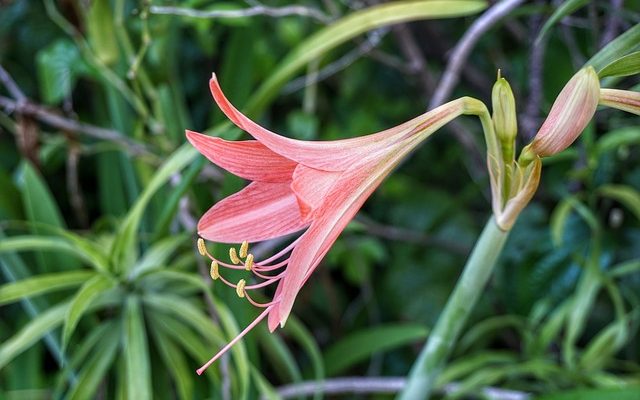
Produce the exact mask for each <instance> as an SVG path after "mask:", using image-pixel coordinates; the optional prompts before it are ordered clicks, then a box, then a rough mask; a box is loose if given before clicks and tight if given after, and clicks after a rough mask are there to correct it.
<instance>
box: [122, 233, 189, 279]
mask: <svg viewBox="0 0 640 400" xmlns="http://www.w3.org/2000/svg"><path fill="white" fill-rule="evenodd" d="M188 237H189V236H187V235H177V236H169V237H167V238H165V239H163V240H161V241H159V242H157V243H156V244H154V245H153V246H152V247H151V248H149V250H147V251H146V252H145V254H144V256H143V257H142V258H141V259H140V261H138V262H137V263H136V265H134V267H133V269H132V270H131V274H130V275H129V277H130V279H134V278H135V277H137V276H140V275H142V274H144V273H147V272H149V271H152V270H154V269H158V268H161V267H163V266H164V265H165V263H166V262H167V260H168V258H169V257H171V255H172V254H173V253H174V252H175V251H176V250H177V249H178V247H180V245H181V244H183V243H184V242H185V241H186V239H187V238H188Z"/></svg>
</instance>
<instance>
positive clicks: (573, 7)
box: [536, 0, 589, 42]
mask: <svg viewBox="0 0 640 400" xmlns="http://www.w3.org/2000/svg"><path fill="white" fill-rule="evenodd" d="M587 4H589V0H567V1H565V2H563V3H562V4H560V6H559V7H558V8H556V10H555V11H554V12H553V14H551V17H549V19H548V20H547V22H545V23H544V25H543V26H542V29H540V33H539V34H538V37H537V38H536V42H540V41H541V40H542V38H543V37H544V36H545V35H546V34H547V33H548V32H549V29H551V28H552V27H553V26H554V25H555V24H556V23H557V22H558V21H560V20H561V19H562V18H564V17H566V16H567V15H570V14H571V13H573V12H575V11H577V10H579V9H580V8H582V7H584V6H586V5H587Z"/></svg>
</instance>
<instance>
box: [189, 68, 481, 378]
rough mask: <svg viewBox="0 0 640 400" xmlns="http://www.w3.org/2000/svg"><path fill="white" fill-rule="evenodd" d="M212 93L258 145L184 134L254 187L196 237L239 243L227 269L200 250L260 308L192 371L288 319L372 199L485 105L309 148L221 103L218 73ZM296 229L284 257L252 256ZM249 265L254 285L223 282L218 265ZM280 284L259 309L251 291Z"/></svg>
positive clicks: (224, 206) (212, 214)
mask: <svg viewBox="0 0 640 400" xmlns="http://www.w3.org/2000/svg"><path fill="white" fill-rule="evenodd" d="M209 85H210V89H211V93H212V94H213V98H214V99H215V101H216V103H217V104H218V106H219V107H220V108H221V110H222V111H223V112H224V113H225V115H226V116H227V117H228V118H229V119H230V120H231V121H232V122H233V123H234V124H235V125H237V126H238V127H239V128H241V129H243V130H244V131H246V132H248V133H249V134H250V135H251V136H253V138H254V139H255V140H245V141H226V140H223V139H220V138H217V137H210V136H206V135H202V134H200V133H196V132H192V131H187V132H186V135H187V139H188V140H189V141H190V142H191V144H192V145H193V146H194V147H196V148H197V149H198V151H199V152H200V153H202V154H203V155H204V156H205V157H207V158H208V159H209V160H211V161H212V162H213V163H215V164H216V165H218V166H220V167H221V168H224V169H226V170H227V171H229V172H231V173H233V174H235V175H237V176H239V177H241V178H244V179H247V180H250V181H252V182H251V183H250V184H249V185H248V186H247V187H245V188H244V189H243V190H241V191H239V192H238V193H235V194H233V195H231V196H229V197H227V198H225V199H223V200H222V201H220V202H218V203H217V204H215V205H214V206H213V207H212V208H211V209H209V211H207V212H206V213H205V214H204V216H203V217H202V218H201V219H200V221H199V223H198V233H199V235H200V236H201V237H202V238H204V239H207V240H210V241H214V242H222V243H242V245H241V246H240V249H239V252H237V251H236V249H235V248H232V249H231V251H230V254H229V255H230V259H231V263H226V262H223V261H221V260H219V259H218V258H216V257H214V256H212V255H211V254H210V253H209V252H208V251H207V249H206V246H205V243H204V240H202V239H199V240H198V249H199V251H200V253H201V254H203V255H205V256H207V257H208V258H209V259H210V260H211V276H212V278H213V279H220V280H221V281H222V282H224V283H225V284H227V285H228V286H230V287H232V288H235V289H236V292H237V294H238V296H240V297H246V298H247V300H248V301H249V302H251V303H252V304H253V305H254V306H256V307H260V308H264V311H263V312H262V313H261V314H260V315H259V316H258V317H257V318H256V319H255V320H254V321H253V322H252V323H251V324H250V325H249V326H247V328H246V329H244V330H243V331H242V332H241V333H240V334H239V335H238V336H237V337H236V338H235V339H233V340H232V341H231V342H230V343H229V344H227V345H226V346H225V347H224V348H222V349H221V350H220V352H219V353H217V354H216V355H215V356H214V357H213V358H212V359H211V360H209V361H208V362H207V363H206V364H205V365H203V366H202V367H201V368H200V369H198V370H197V372H198V374H202V372H204V370H205V369H206V368H207V367H208V366H209V365H211V364H212V363H213V362H214V361H215V360H216V359H217V358H218V357H220V356H221V355H222V354H223V353H224V352H226V351H227V350H228V349H229V348H230V347H231V346H232V345H233V344H235V343H236V342H237V341H238V340H240V339H241V338H242V337H243V336H244V335H245V334H246V333H247V332H249V331H250V330H251V329H252V328H253V327H254V326H255V325H256V324H257V323H258V322H260V321H261V320H263V319H264V318H265V317H267V316H268V326H269V330H270V331H272V332H273V331H274V330H275V328H276V327H277V326H278V325H281V326H284V323H285V322H286V320H287V317H288V316H289V313H290V312H291V309H292V307H293V303H294V300H295V298H296V296H297V294H298V292H299V291H300V289H301V288H302V286H303V285H304V283H305V282H306V281H307V279H309V277H310V276H311V273H312V272H313V271H314V269H315V268H316V267H317V266H318V264H319V263H320V262H321V260H322V259H323V257H324V256H325V255H326V254H327V252H328V251H329V249H330V247H331V245H332V244H333V243H334V242H335V241H336V239H337V238H338V236H339V235H340V233H341V232H342V230H343V229H344V228H345V227H346V226H347V224H348V223H349V221H351V219H352V218H353V217H354V216H355V214H356V213H357V212H358V210H359V209H360V207H362V205H363V203H364V202H365V201H366V199H367V198H368V197H369V195H371V193H372V192H373V191H374V190H375V189H376V188H377V187H378V185H380V183H381V182H382V180H383V179H384V178H385V177H386V176H387V175H388V174H389V173H390V172H391V171H392V170H393V169H394V167H395V166H397V165H398V163H399V162H400V161H401V160H402V159H403V158H404V157H405V156H406V155H407V154H408V153H409V152H410V151H411V150H413V149H414V148H415V147H416V146H417V145H418V144H419V143H421V142H422V141H423V140H424V139H425V138H427V137H428V136H429V135H431V134H432V133H433V132H435V131H436V130H437V129H439V128H440V127H441V126H443V125H444V124H446V123H447V122H449V121H450V120H452V119H453V118H455V117H456V116H458V115H460V114H465V113H470V114H477V113H478V112H477V110H478V109H479V108H483V107H484V105H483V104H482V103H481V102H479V101H478V100H475V99H472V98H468V97H467V98H462V99H458V100H455V101H452V102H450V103H447V104H444V105H442V106H441V107H438V108H436V109H435V110H432V111H430V112H428V113H425V114H423V115H421V116H419V117H417V118H414V119H412V120H411V121H408V122H406V123H404V124H401V125H399V126H397V127H394V128H391V129H388V130H385V131H382V132H379V133H376V134H371V135H367V136H361V137H356V138H351V139H345V140H336V141H319V142H309V141H301V140H295V139H290V138H286V137H283V136H280V135H278V134H276V133H273V132H271V131H269V130H267V129H265V128H263V127H261V126H260V125H258V124H256V123H255V122H253V121H251V120H250V119H249V118H247V117H246V116H245V115H243V114H242V113H240V111H238V110H237V109H236V108H235V107H234V106H233V105H232V104H231V103H230V102H229V101H228V100H227V98H226V97H225V95H224V94H223V92H222V90H221V88H220V85H219V84H218V81H217V78H216V76H215V74H214V75H213V77H212V78H211V80H210V82H209ZM295 232H302V233H301V234H300V235H299V236H298V237H297V239H295V240H293V241H292V243H291V244H289V245H288V246H286V247H285V248H284V249H283V250H282V251H280V252H278V253H277V254H274V255H273V256H271V257H269V258H267V259H265V260H255V259H254V257H253V255H252V254H250V253H249V252H248V244H249V243H252V242H259V241H263V240H267V239H271V238H276V237H280V236H284V235H288V234H291V233H295ZM221 267H223V268H230V269H245V270H248V271H250V272H252V273H253V275H254V276H255V278H257V280H258V281H260V282H259V283H255V284H247V281H246V280H245V279H241V280H240V281H239V282H238V283H237V284H234V283H232V282H229V281H227V280H226V279H225V278H224V277H223V276H222V274H221V272H220V271H221V270H220V268H221ZM270 285H277V288H276V290H275V294H274V296H273V299H272V301H270V302H268V303H264V304H262V303H258V302H257V301H255V300H254V299H253V298H252V296H251V294H250V292H251V291H253V290H257V289H262V288H264V287H267V286H270Z"/></svg>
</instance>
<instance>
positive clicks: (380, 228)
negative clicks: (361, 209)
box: [356, 215, 470, 255]
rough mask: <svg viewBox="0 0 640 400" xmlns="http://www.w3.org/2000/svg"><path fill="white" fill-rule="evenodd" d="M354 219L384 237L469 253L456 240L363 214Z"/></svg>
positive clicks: (376, 234)
mask: <svg viewBox="0 0 640 400" xmlns="http://www.w3.org/2000/svg"><path fill="white" fill-rule="evenodd" d="M356 221H358V222H359V223H361V224H362V225H364V227H365V229H366V230H367V233H369V234H371V235H375V236H379V237H382V238H385V239H390V240H398V241H402V242H408V243H415V244H420V245H424V246H438V247H442V248H443V249H446V250H449V251H451V252H453V253H458V254H464V255H466V254H469V250H470V249H469V248H468V247H467V246H464V245H462V244H460V243H458V242H452V241H448V240H445V239H441V238H438V237H435V236H430V235H425V234H423V233H421V232H416V231H412V230H409V229H404V228H399V227H397V226H390V225H384V224H380V223H378V222H375V221H372V220H371V219H369V218H365V217H363V216H360V215H359V216H357V217H356Z"/></svg>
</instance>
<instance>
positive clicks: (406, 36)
mask: <svg viewBox="0 0 640 400" xmlns="http://www.w3.org/2000/svg"><path fill="white" fill-rule="evenodd" d="M393 33H394V34H395V36H396V39H397V41H398V45H399V46H400V50H401V51H402V53H403V54H404V56H405V57H406V58H407V59H408V61H409V71H411V73H412V74H414V75H416V76H417V77H418V79H419V80H420V84H421V85H422V90H423V93H424V95H425V97H426V96H429V94H431V93H432V92H433V89H434V87H435V84H436V83H435V80H434V79H433V76H432V75H431V73H430V72H429V67H428V66H427V61H426V58H425V56H424V54H423V53H422V50H420V47H419V46H418V43H416V40H415V38H414V37H413V35H412V34H411V31H410V30H409V27H408V26H407V25H406V24H400V25H396V26H394V27H393Z"/></svg>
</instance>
